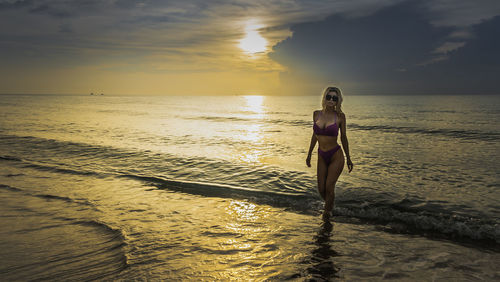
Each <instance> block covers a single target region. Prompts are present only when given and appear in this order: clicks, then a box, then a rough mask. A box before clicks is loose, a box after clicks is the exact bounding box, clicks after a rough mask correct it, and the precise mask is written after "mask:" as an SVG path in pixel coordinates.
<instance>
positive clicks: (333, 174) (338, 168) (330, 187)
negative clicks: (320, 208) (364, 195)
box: [323, 150, 345, 216]
mask: <svg viewBox="0 0 500 282" xmlns="http://www.w3.org/2000/svg"><path fill="white" fill-rule="evenodd" d="M344 162H345V160H344V153H343V152H342V150H338V151H337V152H335V154H334V155H333V157H332V160H331V162H330V165H329V166H328V175H327V177H326V182H325V192H326V199H325V211H324V213H323V216H329V215H330V212H331V211H332V209H333V203H334V202H335V183H337V180H338V179H339V176H340V174H341V173H342V170H343V169H344Z"/></svg>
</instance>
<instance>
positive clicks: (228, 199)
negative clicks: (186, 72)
mask: <svg viewBox="0 0 500 282" xmlns="http://www.w3.org/2000/svg"><path fill="white" fill-rule="evenodd" d="M319 108H320V96H319V95H318V96H137V97H136V96H107V95H106V96H95V95H94V96H90V95H89V96H71V95H66V96H64V95H0V223H1V227H2V228H1V230H0V238H1V240H0V278H1V280H4V281H10V280H39V279H41V280H160V279H163V280H175V281H176V280H208V281H212V280H243V281H247V280H258V281H260V280H293V281H304V280H319V281H328V280H347V281H358V280H363V279H365V280H381V279H393V280H405V281H406V280H415V281H416V280H418V281H422V280H425V281H430V280H462V281H463V280H489V281H492V280H500V268H499V267H498V265H500V225H499V223H500V204H499V202H500V192H499V191H500V167H499V165H498V160H499V159H500V142H499V141H500V125H499V123H498V121H499V120H500V97H498V96H472V95H471V96H465V95H464V96H350V95H346V96H345V97H344V103H343V111H344V112H345V114H346V117H347V135H348V138H349V146H350V154H351V158H352V161H353V163H354V170H353V171H352V172H351V173H348V172H347V167H345V168H344V172H343V173H342V175H341V176H340V178H339V181H338V182H337V187H336V199H335V208H334V217H333V219H332V222H331V223H330V224H328V223H325V222H323V220H322V219H321V212H322V206H323V204H322V201H321V199H320V197H319V195H318V192H317V187H316V169H315V163H316V160H317V153H316V150H317V146H316V148H315V151H314V152H315V153H314V154H313V158H312V163H313V166H312V167H311V168H308V167H307V166H306V164H305V159H306V155H307V150H308V147H309V141H310V138H311V134H312V112H313V111H314V110H317V109H319ZM339 141H340V140H339Z"/></svg>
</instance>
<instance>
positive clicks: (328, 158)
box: [318, 145, 340, 166]
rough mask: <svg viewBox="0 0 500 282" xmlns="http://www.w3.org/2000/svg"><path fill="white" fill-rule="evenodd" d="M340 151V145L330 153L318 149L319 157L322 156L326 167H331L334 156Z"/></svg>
mask: <svg viewBox="0 0 500 282" xmlns="http://www.w3.org/2000/svg"><path fill="white" fill-rule="evenodd" d="M339 149H340V145H337V146H336V147H335V148H333V149H331V150H329V151H326V152H325V151H322V150H321V149H320V148H318V155H320V156H321V157H322V158H323V160H324V161H325V163H326V166H329V165H330V162H331V161H332V157H333V154H335V152H337V151H338V150H339Z"/></svg>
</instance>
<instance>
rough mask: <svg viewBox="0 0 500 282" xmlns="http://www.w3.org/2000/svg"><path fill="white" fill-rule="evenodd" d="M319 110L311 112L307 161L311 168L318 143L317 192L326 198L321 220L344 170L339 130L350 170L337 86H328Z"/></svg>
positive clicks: (328, 210)
mask: <svg viewBox="0 0 500 282" xmlns="http://www.w3.org/2000/svg"><path fill="white" fill-rule="evenodd" d="M321 105H322V106H323V109H322V110H319V111H314V113H313V122H314V125H313V134H312V137H311V145H310V146H309V153H308V154H307V159H306V164H307V166H308V167H311V154H312V151H313V149H314V147H315V146H316V142H318V144H319V145H318V147H319V148H318V171H317V177H318V191H319V194H320V195H321V197H322V198H323V200H325V211H324V212H323V219H325V220H328V219H329V218H330V216H331V212H332V210H333V204H334V201H335V183H336V182H337V180H338V178H339V176H340V173H341V172H342V170H343V169H344V162H345V159H344V154H343V153H342V149H341V148H340V145H339V144H338V143H337V139H338V138H337V137H338V135H339V129H340V133H341V136H340V140H341V141H342V147H343V149H344V151H345V158H347V167H348V169H349V172H351V171H352V169H353V164H352V161H351V157H350V155H349V142H348V141H347V134H346V119H345V115H344V113H343V112H342V109H341V105H342V93H341V92H340V89H338V88H337V87H327V88H326V89H325V91H324V92H323V98H322V100H321Z"/></svg>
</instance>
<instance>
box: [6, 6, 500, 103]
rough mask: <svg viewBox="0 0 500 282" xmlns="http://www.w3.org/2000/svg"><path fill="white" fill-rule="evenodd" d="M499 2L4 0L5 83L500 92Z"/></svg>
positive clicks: (243, 91) (290, 91) (91, 88)
mask: <svg viewBox="0 0 500 282" xmlns="http://www.w3.org/2000/svg"><path fill="white" fill-rule="evenodd" d="M498 50H500V1H498V0H476V1H470V0H432V1H431V0H421V1H414V0H380V1H373V0H339V1H318V0H237V1H222V0H192V1H188V0H184V1H181V0H175V1H172V0H165V1H158V0H144V1H132V0H0V93H3V94H36V93H46V94H89V93H91V92H93V93H105V94H110V95H120V94H122V95H316V94H320V93H321V91H322V90H323V89H324V88H325V87H326V86H338V87H340V88H341V89H342V90H343V92H344V93H348V94H352V95H356V94H364V95H370V94H376V95H380V94H390V95H409V94H411V95H420V94H474V95H477V94H500V91H499V90H498V89H497V88H496V86H498V83H497V81H498V78H499V77H500V52H499V51H498Z"/></svg>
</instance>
